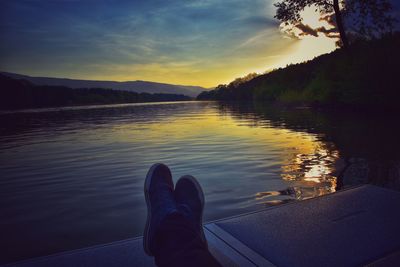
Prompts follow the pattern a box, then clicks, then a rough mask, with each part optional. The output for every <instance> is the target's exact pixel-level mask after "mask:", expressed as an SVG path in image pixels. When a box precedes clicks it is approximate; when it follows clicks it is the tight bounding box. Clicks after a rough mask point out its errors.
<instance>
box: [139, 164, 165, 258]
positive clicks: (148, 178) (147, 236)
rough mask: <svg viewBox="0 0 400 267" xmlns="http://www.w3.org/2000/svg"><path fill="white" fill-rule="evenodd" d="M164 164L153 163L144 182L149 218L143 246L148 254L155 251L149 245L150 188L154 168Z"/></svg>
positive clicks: (148, 217)
mask: <svg viewBox="0 0 400 267" xmlns="http://www.w3.org/2000/svg"><path fill="white" fill-rule="evenodd" d="M160 165H163V164H161V163H156V164H153V166H151V167H150V169H149V171H148V172H147V175H146V180H145V182H144V198H145V200H146V205H147V220H146V225H145V227H144V234H143V248H144V251H145V252H146V254H147V255H149V256H153V253H152V252H151V250H150V247H149V230H150V226H151V225H150V222H151V204H150V197H149V188H150V184H151V178H152V177H153V173H154V170H155V169H156V168H157V167H158V166H160Z"/></svg>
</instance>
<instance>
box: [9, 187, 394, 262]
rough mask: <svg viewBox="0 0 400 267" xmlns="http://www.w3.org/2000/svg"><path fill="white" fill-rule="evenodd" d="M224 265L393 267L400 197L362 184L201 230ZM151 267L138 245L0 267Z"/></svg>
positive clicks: (75, 252)
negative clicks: (366, 266)
mask: <svg viewBox="0 0 400 267" xmlns="http://www.w3.org/2000/svg"><path fill="white" fill-rule="evenodd" d="M204 230H205V234H206V238H207V240H208V243H209V248H210V251H211V253H212V254H213V255H214V256H215V257H216V258H217V260H218V261H219V262H221V264H222V265H223V266H300V267H301V266H363V265H368V266H400V192H396V191H392V190H388V189H384V188H380V187H376V186H371V185H364V186H360V187H356V188H352V189H347V190H342V191H339V192H337V193H333V194H330V195H325V196H321V197H317V198H313V199H309V200H304V201H300V202H294V203H289V204H285V205H280V206H277V207H272V208H267V209H264V210H260V211H257V212H252V213H247V214H243V215H239V216H234V217H231V218H227V219H222V220H218V221H214V222H212V223H208V224H205V225H204ZM5 266H8V267H11V266H12V267H31V266H43V267H47V266H59V267H63V266H96V267H102V266H155V265H154V261H153V259H152V258H150V257H148V256H146V255H145V253H144V251H143V247H142V238H141V237H138V238H132V239H127V240H122V241H118V242H113V243H110V244H104V245H97V246H94V247H89V248H84V249H78V250H73V251H68V252H63V253H59V254H55V255H50V256H46V257H40V258H35V259H30V260H25V261H21V262H17V263H12V264H8V265H5Z"/></svg>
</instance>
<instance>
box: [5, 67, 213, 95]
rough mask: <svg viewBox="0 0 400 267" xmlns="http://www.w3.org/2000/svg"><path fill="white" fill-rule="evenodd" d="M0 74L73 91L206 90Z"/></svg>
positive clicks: (195, 91) (194, 91)
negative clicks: (91, 89) (103, 89)
mask: <svg viewBox="0 0 400 267" xmlns="http://www.w3.org/2000/svg"><path fill="white" fill-rule="evenodd" d="M0 73H1V74H3V75H5V76H8V77H11V78H14V79H23V80H27V81H29V82H31V83H33V84H35V85H50V86H65V87H69V88H73V89H77V88H106V89H114V90H123V91H129V92H136V93H164V94H180V95H186V96H191V97H196V96H197V95H198V94H199V93H201V92H202V91H204V90H206V89H205V88H203V87H200V86H186V85H173V84H166V83H157V82H147V81H127V82H115V81H91V80H75V79H65V78H48V77H31V76H27V75H21V74H16V73H10V72H0Z"/></svg>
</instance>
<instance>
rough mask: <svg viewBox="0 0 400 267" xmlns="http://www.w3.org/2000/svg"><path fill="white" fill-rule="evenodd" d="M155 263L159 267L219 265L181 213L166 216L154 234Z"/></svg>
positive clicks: (212, 266) (216, 266)
mask: <svg viewBox="0 0 400 267" xmlns="http://www.w3.org/2000/svg"><path fill="white" fill-rule="evenodd" d="M155 251H156V252H155V262H156V265H157V266H159V267H166V266H176V267H186V266H193V267H197V266H199V267H200V266H210V267H214V266H215V267H220V266H221V265H220V264H219V263H218V262H217V260H216V259H215V258H214V257H213V256H212V255H211V253H210V252H209V251H208V248H207V243H206V242H204V241H203V239H202V238H201V236H200V235H199V233H198V229H197V227H196V226H194V225H193V222H192V221H191V220H189V219H187V218H185V217H184V215H183V214H182V213H173V214H170V215H169V216H167V218H166V219H165V221H164V222H163V223H162V224H161V226H160V228H159V229H158V231H157V234H156V250H155Z"/></svg>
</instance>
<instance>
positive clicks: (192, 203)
mask: <svg viewBox="0 0 400 267" xmlns="http://www.w3.org/2000/svg"><path fill="white" fill-rule="evenodd" d="M174 194H175V200H176V204H177V207H178V210H179V211H180V212H181V213H182V214H183V215H184V216H185V217H186V218H188V219H189V220H191V221H192V222H193V223H194V225H195V227H196V229H197V231H198V233H199V235H200V238H201V239H202V240H203V242H204V243H205V245H207V240H206V238H205V236H204V231H203V222H202V221H203V209H204V193H203V190H202V189H201V186H200V184H199V182H198V181H197V180H196V178H194V177H193V176H190V175H185V176H182V177H181V178H180V179H179V180H178V182H177V183H176V186H175V193H174Z"/></svg>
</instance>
